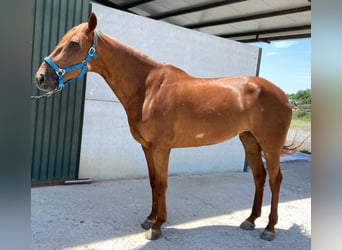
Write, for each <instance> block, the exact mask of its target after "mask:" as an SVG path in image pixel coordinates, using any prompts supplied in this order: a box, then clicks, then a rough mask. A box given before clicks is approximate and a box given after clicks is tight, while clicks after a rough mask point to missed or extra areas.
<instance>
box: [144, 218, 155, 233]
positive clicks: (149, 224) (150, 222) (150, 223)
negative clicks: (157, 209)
mask: <svg viewBox="0 0 342 250" xmlns="http://www.w3.org/2000/svg"><path fill="white" fill-rule="evenodd" d="M155 222H156V221H155V220H149V219H146V220H145V221H144V222H143V223H142V224H141V227H142V228H143V229H145V230H149V229H150V228H151V227H152V226H153V225H154V223H155Z"/></svg>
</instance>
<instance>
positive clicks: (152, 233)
mask: <svg viewBox="0 0 342 250" xmlns="http://www.w3.org/2000/svg"><path fill="white" fill-rule="evenodd" d="M160 235H161V231H160V230H155V229H150V230H148V231H147V232H146V233H145V238H146V239H148V240H157V239H158V238H159V237H160Z"/></svg>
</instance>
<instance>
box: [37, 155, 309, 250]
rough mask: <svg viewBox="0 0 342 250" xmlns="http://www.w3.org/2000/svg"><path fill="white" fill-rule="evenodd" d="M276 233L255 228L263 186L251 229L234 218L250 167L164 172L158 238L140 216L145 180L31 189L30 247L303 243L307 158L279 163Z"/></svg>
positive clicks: (250, 190)
mask: <svg viewBox="0 0 342 250" xmlns="http://www.w3.org/2000/svg"><path fill="white" fill-rule="evenodd" d="M282 172H283V176H284V179H283V184H282V188H281V193H280V203H279V221H278V224H277V226H276V232H277V235H276V238H275V239H274V240H273V241H272V242H266V241H263V240H261V239H260V238H259V234H260V233H261V232H262V231H263V228H264V227H265V226H266V224H267V218H268V213H269V209H270V206H269V204H270V191H269V187H268V183H267V185H266V187H265V195H264V206H263V214H262V217H260V218H259V219H258V220H257V221H256V229H255V230H254V231H244V230H242V229H240V228H239V225H240V223H241V222H242V221H243V220H244V219H245V218H246V217H247V216H248V215H249V213H250V209H251V204H252V200H253V196H254V184H253V181H252V174H251V173H250V172H246V173H231V172H230V173H215V174H206V175H191V176H170V177H169V188H168V193H167V202H168V220H167V222H166V223H165V224H164V226H163V235H162V237H161V238H160V239H159V240H157V241H147V240H146V239H145V238H144V230H143V229H142V228H141V227H140V223H141V222H142V221H143V220H144V219H145V217H146V215H147V214H148V213H149V209H150V188H149V181H148V179H131V180H116V181H103V182H93V183H91V184H84V185H69V186H50V187H39V188H32V191H31V200H32V210H31V211H32V220H31V223H32V237H33V240H32V249H34V250H40V249H42V250H49V249H74V250H90V249H92V250H95V249H96V250H106V249H108V250H109V249H196V250H197V249H239V250H241V249H291V250H294V249H301V250H303V249H310V248H311V162H310V161H291V162H285V163H282Z"/></svg>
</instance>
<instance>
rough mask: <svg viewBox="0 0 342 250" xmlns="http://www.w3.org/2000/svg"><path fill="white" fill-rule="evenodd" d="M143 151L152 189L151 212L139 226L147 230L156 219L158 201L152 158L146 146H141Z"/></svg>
mask: <svg viewBox="0 0 342 250" xmlns="http://www.w3.org/2000/svg"><path fill="white" fill-rule="evenodd" d="M142 148H143V150H144V153H145V158H146V161H147V166H148V175H149V180H150V186H151V191H152V206H151V212H150V214H149V215H148V216H147V218H146V220H145V221H144V222H143V223H142V224H141V227H142V228H143V229H145V230H149V229H150V228H152V226H153V225H154V223H155V222H156V220H157V209H158V203H157V194H156V189H155V186H156V185H155V166H154V162H153V159H152V154H151V150H150V149H149V148H147V147H144V146H143V147H142Z"/></svg>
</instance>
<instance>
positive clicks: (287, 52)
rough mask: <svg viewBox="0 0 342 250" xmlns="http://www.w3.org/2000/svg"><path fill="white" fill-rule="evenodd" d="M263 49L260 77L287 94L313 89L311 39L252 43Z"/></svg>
mask: <svg viewBox="0 0 342 250" xmlns="http://www.w3.org/2000/svg"><path fill="white" fill-rule="evenodd" d="M251 45H254V46H257V47H260V48H262V55H261V64H260V72H259V76H261V77H264V78H266V79H267V80H269V81H271V82H273V83H274V84H275V85H277V86H278V87H280V88H281V89H282V90H283V91H285V93H287V94H294V93H296V92H297V91H298V90H305V89H311V39H310V38H306V39H294V40H284V41H274V42H271V43H270V44H269V43H251Z"/></svg>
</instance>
